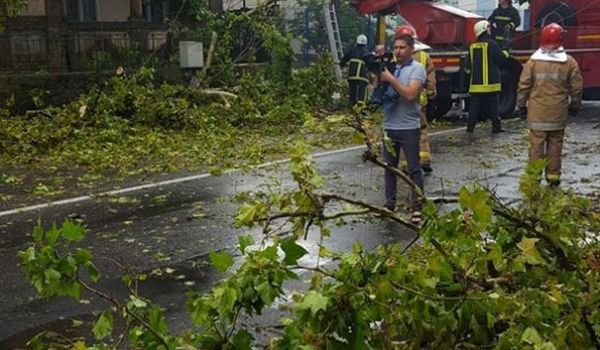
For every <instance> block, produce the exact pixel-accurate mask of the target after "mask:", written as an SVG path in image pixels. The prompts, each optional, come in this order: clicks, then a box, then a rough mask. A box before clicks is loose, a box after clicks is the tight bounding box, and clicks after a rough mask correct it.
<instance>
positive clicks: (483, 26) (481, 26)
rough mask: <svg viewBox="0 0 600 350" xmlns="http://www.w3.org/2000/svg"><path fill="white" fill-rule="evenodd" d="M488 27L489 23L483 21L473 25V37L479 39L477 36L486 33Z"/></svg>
mask: <svg viewBox="0 0 600 350" xmlns="http://www.w3.org/2000/svg"><path fill="white" fill-rule="evenodd" d="M489 27H490V22H488V21H486V20H483V21H479V22H477V23H475V25H474V26H473V31H474V32H475V36H476V37H478V38H479V36H480V35H481V34H483V33H485V32H487V30H488V28H489Z"/></svg>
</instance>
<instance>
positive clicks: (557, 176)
mask: <svg viewBox="0 0 600 350" xmlns="http://www.w3.org/2000/svg"><path fill="white" fill-rule="evenodd" d="M546 180H548V182H558V181H560V174H546Z"/></svg>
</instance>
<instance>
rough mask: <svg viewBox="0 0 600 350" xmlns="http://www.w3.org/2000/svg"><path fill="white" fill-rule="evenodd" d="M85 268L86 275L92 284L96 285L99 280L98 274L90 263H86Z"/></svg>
mask: <svg viewBox="0 0 600 350" xmlns="http://www.w3.org/2000/svg"><path fill="white" fill-rule="evenodd" d="M85 267H86V268H87V272H88V275H90V279H91V280H92V282H94V283H96V282H98V280H99V279H100V272H98V270H97V269H96V266H95V265H94V264H93V263H92V262H88V263H87V264H85Z"/></svg>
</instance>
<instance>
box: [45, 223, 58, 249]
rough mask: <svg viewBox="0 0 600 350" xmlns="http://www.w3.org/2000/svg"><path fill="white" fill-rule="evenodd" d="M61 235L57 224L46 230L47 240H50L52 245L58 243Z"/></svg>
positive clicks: (49, 242)
mask: <svg viewBox="0 0 600 350" xmlns="http://www.w3.org/2000/svg"><path fill="white" fill-rule="evenodd" d="M59 235H60V232H59V231H58V228H57V227H56V225H53V226H52V228H51V229H50V230H48V231H46V241H47V242H48V244H50V245H52V244H54V243H56V241H57V240H58V236H59Z"/></svg>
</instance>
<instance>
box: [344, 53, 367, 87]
mask: <svg viewBox="0 0 600 350" xmlns="http://www.w3.org/2000/svg"><path fill="white" fill-rule="evenodd" d="M348 62H349V63H350V65H352V63H355V64H356V65H357V66H356V71H355V73H354V74H355V75H351V76H349V77H348V80H359V81H364V82H366V83H368V82H369V80H368V79H367V78H365V77H362V76H361V75H360V73H361V71H362V68H363V66H364V65H365V61H363V60H361V59H359V58H351V59H350V60H349V61H348Z"/></svg>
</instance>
